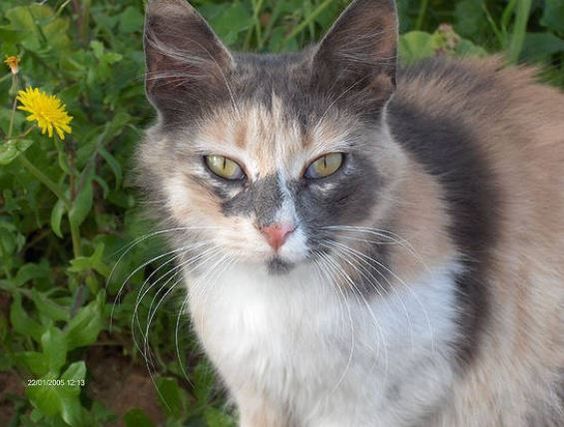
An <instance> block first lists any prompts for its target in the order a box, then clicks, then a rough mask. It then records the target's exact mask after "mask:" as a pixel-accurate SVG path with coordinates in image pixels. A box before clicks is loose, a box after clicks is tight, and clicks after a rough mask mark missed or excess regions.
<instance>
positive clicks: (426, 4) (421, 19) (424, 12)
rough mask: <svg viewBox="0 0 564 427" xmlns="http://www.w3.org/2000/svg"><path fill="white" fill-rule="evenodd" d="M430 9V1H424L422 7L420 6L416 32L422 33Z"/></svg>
mask: <svg viewBox="0 0 564 427" xmlns="http://www.w3.org/2000/svg"><path fill="white" fill-rule="evenodd" d="M428 8H429V0H422V1H421V6H419V14H418V15H417V21H416V22H415V30H416V31H421V28H423V22H425V16H426V15H427V9H428Z"/></svg>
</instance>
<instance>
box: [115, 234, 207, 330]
mask: <svg viewBox="0 0 564 427" xmlns="http://www.w3.org/2000/svg"><path fill="white" fill-rule="evenodd" d="M216 228H217V227H173V228H166V229H163V230H157V231H154V232H152V233H147V234H145V235H144V236H141V237H138V238H136V239H135V240H134V241H133V242H131V243H129V244H128V245H126V246H125V247H124V248H122V249H120V250H118V251H117V252H119V251H121V250H123V251H124V252H123V253H122V254H121V255H120V257H119V258H118V260H117V261H116V262H115V264H114V266H113V267H112V270H111V271H110V274H109V275H108V278H107V279H106V288H107V287H108V286H109V284H110V282H111V280H112V278H113V276H114V274H115V271H116V269H117V267H118V265H119V264H120V263H121V261H122V260H123V259H124V257H125V256H127V255H128V254H129V252H131V250H133V248H134V247H135V246H137V245H138V244H140V243H142V242H143V241H145V240H147V239H150V238H152V237H156V236H160V235H163V234H167V233H175V232H179V231H194V230H207V229H216ZM179 250H182V249H175V250H172V251H169V252H167V253H165V254H162V256H158V257H155V258H153V259H151V260H149V261H148V262H146V263H143V265H142V266H140V267H139V268H137V269H135V270H134V272H133V273H132V274H130V275H128V276H127V278H126V279H125V280H124V281H123V283H122V284H121V286H120V288H119V290H118V292H117V295H116V297H115V299H114V302H113V304H112V311H111V314H110V325H109V332H110V333H111V332H112V325H113V318H114V312H115V307H116V304H118V303H119V301H120V300H121V294H122V293H123V289H124V288H125V286H126V284H127V282H128V281H129V279H131V277H133V276H134V275H135V274H136V273H137V272H138V271H140V270H141V269H142V268H144V267H146V266H147V265H149V264H150V263H152V262H154V261H156V260H158V259H161V258H163V257H165V256H167V255H170V254H171V253H175V252H176V251H179Z"/></svg>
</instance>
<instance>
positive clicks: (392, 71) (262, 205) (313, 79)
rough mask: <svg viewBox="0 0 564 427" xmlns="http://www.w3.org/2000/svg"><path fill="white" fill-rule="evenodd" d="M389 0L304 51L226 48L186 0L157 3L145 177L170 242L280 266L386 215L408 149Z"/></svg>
mask: <svg viewBox="0 0 564 427" xmlns="http://www.w3.org/2000/svg"><path fill="white" fill-rule="evenodd" d="M396 45H397V20H396V12H395V6H394V2H393V1H392V0H357V1H355V2H353V4H351V6H349V8H348V9H347V10H346V11H345V12H344V13H343V14H342V15H341V17H340V18H339V19H338V21H337V22H336V23H335V24H334V26H333V27H332V28H331V29H330V30H329V32H328V33H327V35H326V36H325V37H324V38H323V40H322V41H321V42H320V43H319V44H317V45H315V46H313V47H311V48H308V49H306V50H304V51H303V52H301V53H297V54H283V55H254V54H238V53H232V52H230V51H229V50H228V49H227V48H226V47H225V46H224V45H223V44H222V43H221V41H220V40H219V39H218V38H217V36H216V35H215V34H214V33H213V31H212V30H211V29H210V27H209V26H208V25H207V24H206V22H205V21H204V19H203V18H202V17H201V16H200V15H199V14H198V13H197V12H196V11H195V10H194V9H193V8H192V7H191V6H190V5H189V4H188V3H186V2H185V1H184V0H153V1H151V2H149V7H148V12H147V19H146V28H145V52H146V58H147V78H146V90H147V95H148V98H149V100H150V101H151V103H152V104H153V105H154V107H155V108H156V110H157V111H158V117H159V120H158V123H157V124H156V125H155V126H154V127H153V128H152V129H150V130H149V131H148V133H147V137H146V138H145V141H144V142H143V144H142V147H141V150H140V163H141V166H142V167H141V171H142V172H141V174H142V175H143V177H144V185H145V186H146V188H147V189H148V192H149V193H150V194H149V196H150V197H151V198H152V199H153V200H154V202H155V203H157V204H159V205H160V207H161V208H162V209H161V211H160V212H161V215H162V218H163V219H166V220H167V222H168V223H169V224H172V226H174V227H177V228H178V231H177V232H175V233H174V234H175V241H176V242H177V244H178V245H182V244H183V242H190V241H191V242H194V241H196V242H200V243H201V249H202V251H203V250H209V251H211V252H214V251H215V253H217V252H221V253H223V254H225V255H227V256H229V257H230V258H231V259H235V260H237V261H241V262H250V263H260V264H262V265H266V266H267V267H268V268H269V269H270V270H271V271H272V272H284V271H287V270H288V269H289V268H291V267H292V266H294V265H296V264H299V263H303V262H308V261H309V260H310V259H311V258H312V257H314V256H316V255H317V254H319V253H323V252H327V251H330V250H331V245H332V244H333V243H334V242H335V241H337V240H338V239H339V233H340V232H341V231H342V230H344V229H345V228H346V227H351V226H362V225H366V224H370V225H374V224H378V223H379V221H380V222H381V221H385V217H386V211H387V208H388V207H389V205H390V203H391V197H390V191H391V188H392V187H393V186H394V182H395V181H396V180H397V179H398V175H399V174H400V171H401V169H402V165H403V162H404V159H403V156H402V153H401V152H400V150H399V149H398V147H397V146H396V145H395V144H394V143H393V142H392V141H391V138H390V135H389V131H388V129H387V127H386V125H385V121H384V120H383V118H384V115H385V105H386V103H387V101H388V100H389V99H390V97H391V96H392V94H393V93H394V90H395V85H396V78H395V75H396Z"/></svg>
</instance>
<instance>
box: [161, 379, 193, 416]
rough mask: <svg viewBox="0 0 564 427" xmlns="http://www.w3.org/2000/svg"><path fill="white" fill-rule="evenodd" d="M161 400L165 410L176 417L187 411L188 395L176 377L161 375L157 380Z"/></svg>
mask: <svg viewBox="0 0 564 427" xmlns="http://www.w3.org/2000/svg"><path fill="white" fill-rule="evenodd" d="M156 385H157V388H158V390H159V400H160V403H161V407H162V408H163V409H164V411H165V412H166V413H167V414H168V415H169V416H172V417H174V418H180V417H181V416H182V414H184V412H185V411H186V396H185V395H184V394H183V393H184V392H183V390H182V389H181V388H180V387H179V385H178V382H177V381H176V380H175V379H174V378H167V377H160V378H157V380H156Z"/></svg>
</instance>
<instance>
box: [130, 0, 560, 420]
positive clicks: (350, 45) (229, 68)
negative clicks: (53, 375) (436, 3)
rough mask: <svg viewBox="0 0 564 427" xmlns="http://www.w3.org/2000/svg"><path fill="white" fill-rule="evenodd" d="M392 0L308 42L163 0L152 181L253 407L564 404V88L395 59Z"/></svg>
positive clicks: (313, 409)
mask: <svg viewBox="0 0 564 427" xmlns="http://www.w3.org/2000/svg"><path fill="white" fill-rule="evenodd" d="M397 39H398V28H397V17H396V9H395V5H394V2H393V1H392V0H356V1H354V2H353V3H352V4H351V5H350V6H349V7H348V8H347V9H346V10H345V11H344V12H343V14H342V15H341V16H340V18H339V19H338V20H337V22H336V23H335V24H334V25H333V27H332V28H331V29H330V30H329V32H328V33H327V34H326V35H325V37H324V38H323V39H322V40H321V42H319V43H318V44H317V45H315V46H312V47H310V48H308V49H306V50H304V51H302V52H300V53H292V54H282V55H256V54H246V53H233V52H230V51H229V50H228V49H227V48H226V47H225V46H224V45H223V44H222V43H221V42H220V40H219V39H218V38H217V37H216V35H215V34H214V33H213V31H212V30H211V29H210V27H209V26H208V25H207V24H206V23H205V21H204V20H203V18H202V17H201V16H200V15H199V14H198V13H197V12H196V11H195V10H194V9H193V8H192V7H191V6H190V5H189V4H188V3H186V2H185V1H184V0H152V1H150V2H149V5H148V11H147V18H146V27H145V52H146V60H147V68H148V72H147V79H146V91H147V95H148V99H149V100H150V102H151V103H152V105H153V106H154V107H155V109H156V111H157V112H158V120H157V122H156V124H155V125H154V126H153V127H152V128H150V129H149V130H148V131H147V133H146V137H145V139H144V141H143V142H142V144H141V145H140V148H139V155H138V163H139V165H140V167H139V176H140V179H141V185H142V188H143V189H144V191H145V193H146V195H147V197H148V198H149V199H150V200H153V201H154V202H155V203H154V204H155V205H157V206H158V209H157V214H158V215H157V216H158V217H159V218H160V219H161V220H162V222H163V223H164V224H165V225H166V227H167V228H168V229H169V234H171V238H170V241H171V245H172V247H173V248H174V250H175V253H177V254H178V258H179V261H178V262H179V264H178V266H179V268H182V271H183V276H184V281H185V283H186V288H187V291H188V304H189V308H190V310H189V311H190V314H191V317H192V322H193V326H194V328H195V330H196V332H197V335H198V337H199V339H200V340H201V344H202V346H203V348H204V349H205V351H206V353H207V355H208V356H209V358H210V359H211V361H212V362H213V364H214V365H215V367H216V369H217V372H218V373H219V375H220V377H221V378H222V380H223V382H224V384H225V386H226V387H227V389H228V390H229V392H230V394H231V396H232V397H233V400H234V402H235V403H236V405H237V407H238V411H239V414H240V424H241V425H242V426H244V427H294V426H295V427H302V426H303V427H310V426H311V427H331V426H335V427H347V426H351V427H352V426H354V427H363V426H386V427H395V426H448V427H453V426H468V427H471V426H479V427H488V426H509V427H520V426H530V427H542V426H546V427H548V426H552V427H556V426H563V425H564V415H563V410H564V409H563V406H562V398H563V395H562V391H563V372H564V371H563V369H564V328H563V326H564V319H563V312H564V95H563V94H562V93H560V92H558V91H557V90H556V89H551V88H549V87H545V86H542V85H539V84H537V83H535V80H534V70H531V69H528V68H523V67H520V68H515V67H506V66H504V64H503V63H502V61H501V60H500V59H498V58H490V59H464V60H453V59H447V58H435V59H432V60H427V61H424V62H422V63H420V64H418V65H415V66H412V67H408V68H398V66H397V60H396V52H397Z"/></svg>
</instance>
